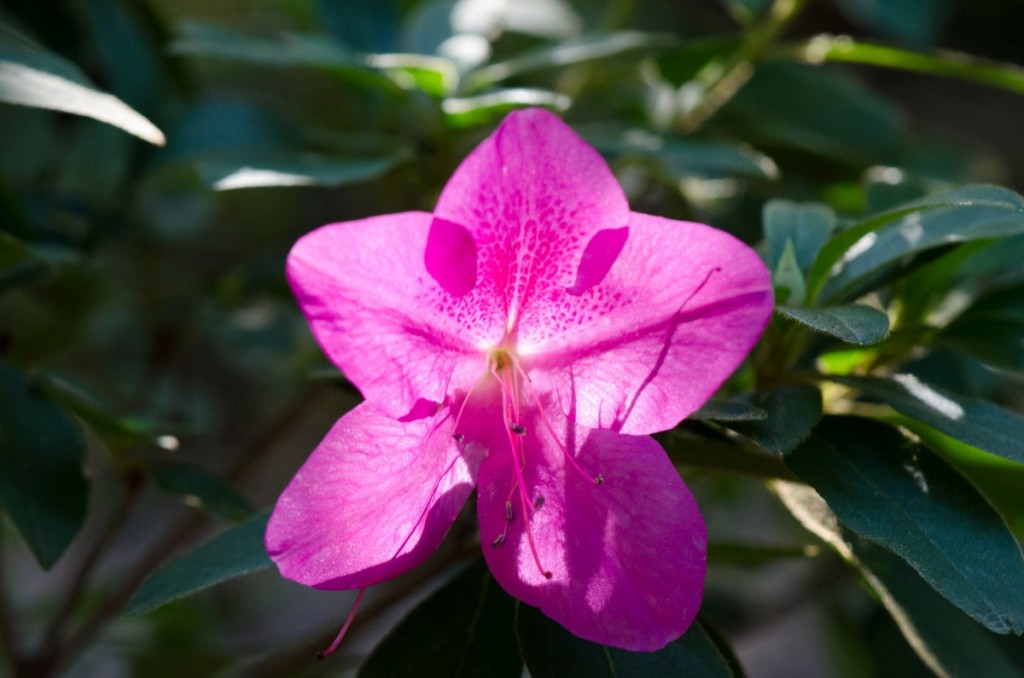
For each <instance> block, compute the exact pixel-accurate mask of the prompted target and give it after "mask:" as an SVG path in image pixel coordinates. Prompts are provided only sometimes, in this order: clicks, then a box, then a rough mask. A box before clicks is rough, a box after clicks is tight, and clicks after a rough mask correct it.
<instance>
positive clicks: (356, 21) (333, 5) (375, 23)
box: [315, 0, 402, 52]
mask: <svg viewBox="0 0 1024 678" xmlns="http://www.w3.org/2000/svg"><path fill="white" fill-rule="evenodd" d="M315 5H316V9H317V13H318V14H319V15H320V18H321V20H322V22H323V24H324V27H325V28H326V29H327V30H329V31H330V32H331V34H333V35H334V36H335V37H337V38H338V39H339V40H341V42H343V43H345V44H347V45H352V46H353V47H354V48H356V49H359V50H363V51H365V52H392V51H394V50H395V48H396V47H397V46H398V45H397V41H398V29H399V27H400V26H401V24H402V10H401V3H400V2H399V1H398V0H374V2H368V3H362V2H358V3H357V2H351V0H315Z"/></svg>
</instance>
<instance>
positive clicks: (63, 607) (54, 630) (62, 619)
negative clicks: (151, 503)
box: [39, 473, 141, 656]
mask: <svg viewBox="0 0 1024 678" xmlns="http://www.w3.org/2000/svg"><path fill="white" fill-rule="evenodd" d="M140 480H141V478H140V477H139V476H138V475H136V474H134V473H133V474H131V475H129V476H128V478H127V488H126V489H125V491H124V492H122V493H121V496H120V498H119V500H118V502H117V505H116V506H115V507H114V509H113V512H112V514H111V516H110V519H109V520H108V522H107V525H106V527H104V528H103V531H102V532H101V533H100V535H99V537H97V539H96V541H95V542H93V545H92V548H90V549H89V552H88V553H87V554H86V555H85V557H84V558H83V559H82V562H81V563H80V564H79V566H78V572H77V573H76V574H75V576H74V577H73V579H72V583H71V588H69V589H68V590H67V592H66V593H65V595H64V600H63V601H62V602H61V603H59V604H58V605H57V612H56V613H55V614H54V615H53V620H52V622H51V623H50V627H49V629H47V631H46V634H45V635H44V636H43V642H42V645H40V649H39V655H40V656H43V655H46V654H50V653H51V652H50V651H48V650H52V649H53V648H56V647H58V643H60V640H61V637H62V636H63V635H64V631H65V629H66V628H67V625H68V623H69V622H70V621H71V619H72V612H73V611H74V610H75V608H76V607H77V606H78V604H79V603H80V602H81V599H82V594H83V593H84V592H85V590H86V582H87V581H88V580H89V578H90V577H92V574H93V571H94V570H95V568H96V564H97V563H98V562H99V561H100V558H101V557H102V555H103V554H104V553H105V552H106V550H107V547H108V546H110V544H111V543H113V541H114V539H115V537H116V536H117V533H118V532H119V531H120V529H121V527H122V526H123V525H124V522H125V520H126V519H127V517H128V513H129V510H130V508H131V505H132V504H133V503H134V502H135V500H136V499H137V498H138V496H139V488H140V486H141V484H140Z"/></svg>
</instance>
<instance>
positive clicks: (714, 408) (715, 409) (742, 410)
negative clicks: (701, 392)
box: [689, 398, 768, 421]
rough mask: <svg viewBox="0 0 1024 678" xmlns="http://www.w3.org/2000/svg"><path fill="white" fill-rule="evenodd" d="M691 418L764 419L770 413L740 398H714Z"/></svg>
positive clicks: (718, 419)
mask: <svg viewBox="0 0 1024 678" xmlns="http://www.w3.org/2000/svg"><path fill="white" fill-rule="evenodd" d="M689 418H690V419H699V420H711V421H762V420H764V419H767V418H768V413H767V412H765V411H764V410H762V409H761V408H760V407H755V406H754V405H751V404H749V403H745V402H741V401H739V400H722V399H719V398H712V399H711V400H709V401H707V402H706V403H704V404H703V405H701V407H700V409H699V410H697V411H696V412H694V413H693V414H691V415H690V416H689Z"/></svg>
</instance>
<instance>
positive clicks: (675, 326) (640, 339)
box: [519, 213, 772, 433]
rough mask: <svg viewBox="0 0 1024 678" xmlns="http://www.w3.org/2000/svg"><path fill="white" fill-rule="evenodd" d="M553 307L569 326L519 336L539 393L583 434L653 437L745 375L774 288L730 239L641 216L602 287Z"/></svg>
mask: <svg viewBox="0 0 1024 678" xmlns="http://www.w3.org/2000/svg"><path fill="white" fill-rule="evenodd" d="M544 303H547V304H550V305H551V306H552V307H558V308H561V316H560V317H561V318H563V319H564V320H563V321H561V322H556V323H551V324H549V325H547V326H543V327H540V326H536V327H535V326H533V325H529V324H526V323H525V322H524V323H523V324H522V325H521V327H520V329H521V332H520V344H519V353H520V355H521V356H523V363H524V365H525V366H526V367H527V369H528V370H529V371H530V375H531V378H532V379H533V381H534V384H535V386H537V387H538V388H539V389H540V390H542V391H544V392H553V393H555V394H557V398H558V400H559V402H560V404H561V406H562V408H563V411H564V412H567V413H568V412H572V413H573V415H574V416H575V420H576V421H577V422H578V423H579V424H580V425H583V426H588V427H591V428H611V429H613V430H617V431H619V432H622V433H653V432H656V431H663V430H665V429H669V428H671V427H673V426H675V425H676V424H678V423H679V422H680V421H681V420H682V419H683V418H685V417H686V416H687V415H689V414H690V413H691V412H693V411H694V410H696V409H697V408H698V407H700V406H701V405H702V404H703V403H704V402H705V401H706V400H707V399H708V398H709V397H710V396H711V395H712V394H713V393H714V392H715V391H716V390H717V389H718V387H719V386H720V385H721V384H722V382H723V381H725V379H726V378H727V377H728V376H729V375H730V374H731V373H732V372H733V370H735V369H736V367H737V366H739V364H740V363H741V362H742V361H743V359H744V358H745V357H746V355H747V353H749V352H750V349H751V348H752V347H753V346H754V344H755V343H756V342H757V339H758V337H759V336H760V335H761V332H762V331H763V330H764V327H765V326H766V325H767V324H768V321H769V319H770V317H771V311H772V287H771V279H770V276H769V274H768V271H767V270H766V269H765V267H764V264H763V263H762V262H761V259H760V258H759V257H758V256H757V253H755V252H754V251H753V250H752V249H750V248H749V247H747V246H746V245H745V244H743V243H742V242H740V241H739V240H737V239H736V238H734V237H732V236H731V235H729V234H728V233H725V232H723V231H719V230H717V229H714V228H711V227H709V226H704V225H702V224H695V223H689V222H683V221H674V220H671V219H664V218H661V217H654V216H649V215H646V214H637V213H633V215H632V217H631V221H630V225H629V235H628V237H627V239H626V244H625V246H624V247H623V249H622V252H621V254H620V255H619V256H618V258H617V259H616V261H615V263H614V264H613V265H612V267H611V270H610V271H609V272H608V275H607V276H606V277H605V278H604V280H602V281H601V282H600V283H599V284H597V285H595V286H593V287H592V288H590V289H589V290H587V291H585V292H584V293H582V294H580V295H574V294H571V293H570V292H569V291H566V292H564V293H561V294H559V295H554V294H553V295H550V296H549V297H548V298H547V299H546V300H545V302H544ZM547 315H549V316H551V317H556V316H555V313H554V311H551V312H549V313H548V314H547Z"/></svg>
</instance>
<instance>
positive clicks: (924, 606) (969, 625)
mask: <svg viewBox="0 0 1024 678" xmlns="http://www.w3.org/2000/svg"><path fill="white" fill-rule="evenodd" d="M774 489H775V491H776V493H777V494H778V495H779V497H780V499H782V501H783V503H784V504H785V505H786V507H787V508H788V509H789V510H790V511H791V512H792V513H793V515H794V516H796V518H797V519H798V520H799V521H800V522H801V523H802V524H803V525H804V527H806V528H807V529H808V530H810V531H811V532H813V533H814V534H816V535H818V536H819V537H821V538H822V539H823V540H825V541H826V542H828V543H829V544H830V545H832V546H833V547H834V548H835V549H836V550H837V551H838V552H839V553H840V554H841V555H842V556H843V557H844V558H846V559H847V560H848V561H850V562H851V563H852V564H853V565H854V566H855V567H856V568H857V569H858V570H860V572H861V573H862V574H863V575H864V577H865V578H866V579H867V581H868V583H869V584H870V585H871V587H872V588H873V589H874V590H875V592H876V593H877V594H878V597H879V598H880V599H881V601H882V604H883V605H884V606H885V607H886V609H887V610H888V611H889V613H890V614H891V615H892V617H893V619H894V620H895V621H896V623H897V625H898V626H899V628H900V630H901V631H902V632H903V635H904V637H905V638H906V640H907V642H908V643H909V644H910V646H911V647H912V648H913V649H914V651H915V652H917V654H918V656H919V657H920V658H921V660H922V661H924V663H925V664H926V665H927V666H928V667H929V668H931V670H932V671H933V672H935V674H936V675H939V676H949V677H950V678H975V677H976V676H979V675H983V676H986V678H987V677H988V676H992V677H993V678H995V677H998V678H1011V677H1013V676H1019V675H1020V674H1019V672H1018V671H1016V670H1015V669H1013V668H1012V667H1011V665H1010V663H1009V662H1008V661H1007V658H1006V655H1005V654H1004V653H1003V651H1002V650H1001V648H1000V647H999V644H998V642H997V641H998V640H999V639H1000V636H996V635H995V634H993V633H991V632H989V631H987V630H986V629H985V628H984V627H982V626H981V625H979V624H978V623H977V622H975V621H974V620H973V619H971V618H970V617H969V616H967V615H966V614H964V613H963V612H962V611H960V610H959V609H958V608H957V607H956V606H954V605H952V604H951V603H950V602H949V601H948V600H946V599H945V598H943V597H942V596H940V595H939V594H938V593H937V592H936V591H935V589H933V588H932V587H930V586H929V585H928V584H927V583H926V582H924V581H923V580H922V579H921V577H920V576H918V574H917V572H915V571H914V569H913V568H912V567H910V566H909V565H907V563H906V562H904V561H903V560H901V559H900V558H898V557H896V556H895V555H893V554H892V553H890V552H888V551H886V550H885V549H883V548H880V547H879V546H876V545H874V544H872V543H871V542H869V541H867V540H865V539H861V538H859V537H857V536H856V535H854V534H853V533H851V532H849V531H848V530H844V529H843V528H842V527H841V526H840V525H839V524H838V523H837V521H836V516H835V515H834V514H832V512H831V511H830V510H829V508H828V506H826V505H825V502H824V501H822V499H821V497H820V496H819V495H818V494H817V493H815V492H814V490H812V489H811V488H809V487H807V486H806V485H798V484H795V483H776V484H775V486H774Z"/></svg>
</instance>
